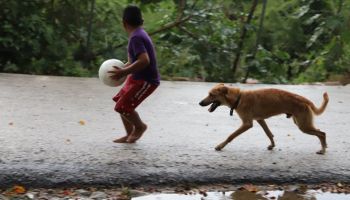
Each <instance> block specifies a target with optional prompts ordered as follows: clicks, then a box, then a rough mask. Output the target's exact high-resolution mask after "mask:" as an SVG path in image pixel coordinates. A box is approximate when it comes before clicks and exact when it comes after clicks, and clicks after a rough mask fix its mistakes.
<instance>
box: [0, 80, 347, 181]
mask: <svg viewBox="0 0 350 200" xmlns="http://www.w3.org/2000/svg"><path fill="white" fill-rule="evenodd" d="M213 85H214V84H213V83H199V82H162V83H161V86H160V88H159V89H157V90H156V92H155V93H154V94H153V95H152V96H150V97H149V98H148V99H147V100H146V101H145V102H144V103H143V104H142V105H141V107H140V108H139V109H138V111H139V113H140V115H141V117H142V118H143V119H144V121H145V122H146V123H147V124H148V125H149V129H148V131H147V132H146V133H145V135H144V137H143V138H142V139H141V140H140V141H139V142H138V143H136V144H114V143H112V140H113V139H115V138H116V137H120V136H122V135H123V132H124V130H123V126H122V124H121V121H120V119H119V117H118V115H117V114H116V113H115V112H114V111H113V107H114V104H113V101H112V97H113V95H114V94H115V93H116V92H117V91H118V89H119V88H111V87H107V86H104V85H102V84H101V83H100V82H99V80H98V79H96V78H68V77H49V76H30V75H13V74H0V127H1V129H0V186H1V187H8V185H11V184H22V185H30V186H37V187H39V186H41V187H52V186H54V187H57V186H67V185H73V186H74V185H146V184H154V185H164V184H170V185H171V184H178V183H201V184H205V183H230V184H236V183H237V184H242V183H249V182H254V183H255V184H257V183H321V182H347V183H349V182H350V152H349V150H350V148H349V147H350V132H349V129H350V101H349V100H350V86H320V85H303V86H296V85H240V84H234V85H235V86H239V87H241V88H243V89H255V88H263V87H274V88H281V89H286V90H288V91H291V92H296V93H298V94H300V95H303V96H305V97H307V98H309V99H310V100H312V101H313V102H314V103H315V104H316V106H319V105H320V104H321V101H322V93H323V92H324V91H327V92H328V94H329V96H330V102H329V105H328V107H327V109H326V111H325V112H324V113H323V114H322V115H321V116H318V117H316V118H315V124H316V127H318V128H319V129H321V130H323V131H324V132H326V133H327V140H328V146H329V148H328V149H327V153H326V155H317V154H316V151H318V150H319V149H320V144H319V140H318V139H317V138H316V137H314V136H310V135H306V134H304V133H301V132H300V131H299V130H298V129H297V127H296V126H295V125H294V124H293V122H292V120H291V119H287V118H286V117H285V115H281V116H276V117H273V118H271V119H268V120H267V124H268V125H269V127H270V129H271V131H272V133H274V135H275V142H276V148H275V150H273V151H268V150H267V149H266V148H267V146H268V145H269V140H268V138H267V137H266V135H265V133H264V132H263V130H262V129H261V128H260V127H259V125H258V124H256V123H255V124H254V127H253V128H252V129H251V130H249V131H247V132H246V133H244V134H242V135H241V136H239V137H238V138H237V139H236V140H234V141H233V142H232V143H230V144H228V145H227V146H226V147H225V149H223V151H221V152H217V151H215V150H214V147H215V146H216V145H217V144H219V143H220V142H222V141H223V140H224V139H226V137H227V136H228V135H229V134H230V133H232V132H233V131H234V130H235V129H236V128H238V126H239V125H240V120H239V118H238V116H237V115H236V114H235V113H234V115H233V116H229V109H228V108H224V107H220V108H218V109H217V110H216V111H215V112H214V113H209V112H208V111H207V108H203V107H200V106H199V105H198V102H199V101H200V100H201V99H202V98H203V97H205V96H206V94H207V91H208V90H209V89H210V88H211V87H212V86H213Z"/></svg>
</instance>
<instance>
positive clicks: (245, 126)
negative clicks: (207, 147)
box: [215, 121, 253, 151]
mask: <svg viewBox="0 0 350 200" xmlns="http://www.w3.org/2000/svg"><path fill="white" fill-rule="evenodd" d="M251 127H253V122H252V121H250V122H243V124H242V125H241V127H239V128H238V129H237V130H236V131H235V132H233V133H232V134H231V135H230V136H229V137H228V138H227V139H226V140H225V141H224V142H223V143H221V144H219V145H218V146H216V147H215V150H217V151H220V150H221V149H223V148H224V147H225V146H226V145H227V144H228V143H230V142H231V141H232V140H233V139H235V138H236V137H237V136H239V135H240V134H242V133H243V132H245V131H246V130H248V129H250V128H251Z"/></svg>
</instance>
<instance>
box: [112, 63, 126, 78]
mask: <svg viewBox="0 0 350 200" xmlns="http://www.w3.org/2000/svg"><path fill="white" fill-rule="evenodd" d="M113 67H114V68H115V70H113V71H108V73H110V74H112V75H111V76H110V77H111V78H112V79H114V80H119V79H120V78H122V77H123V76H125V75H126V74H125V73H124V70H123V69H120V68H119V67H116V66H113Z"/></svg>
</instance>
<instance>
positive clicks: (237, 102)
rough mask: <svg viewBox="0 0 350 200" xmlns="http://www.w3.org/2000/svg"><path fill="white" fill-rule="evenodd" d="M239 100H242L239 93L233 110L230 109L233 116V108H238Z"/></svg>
mask: <svg viewBox="0 0 350 200" xmlns="http://www.w3.org/2000/svg"><path fill="white" fill-rule="evenodd" d="M239 100H241V94H238V96H237V100H236V102H235V103H234V104H233V106H232V107H231V110H230V115H231V116H232V115H233V110H234V109H236V108H237V106H238V104H239Z"/></svg>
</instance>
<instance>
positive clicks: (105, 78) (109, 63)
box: [98, 59, 126, 87]
mask: <svg viewBox="0 0 350 200" xmlns="http://www.w3.org/2000/svg"><path fill="white" fill-rule="evenodd" d="M114 66H115V67H118V68H123V67H124V63H123V62H122V61H120V60H117V59H109V60H106V61H104V62H103V63H102V65H101V66H100V69H99V70H98V77H99V79H100V80H101V81H102V83H104V84H105V85H108V86H111V87H116V86H120V85H121V84H123V82H124V81H125V79H126V76H124V77H122V78H120V79H119V80H114V79H112V78H111V76H112V75H113V74H112V73H108V71H115V70H116V69H115V68H114Z"/></svg>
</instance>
